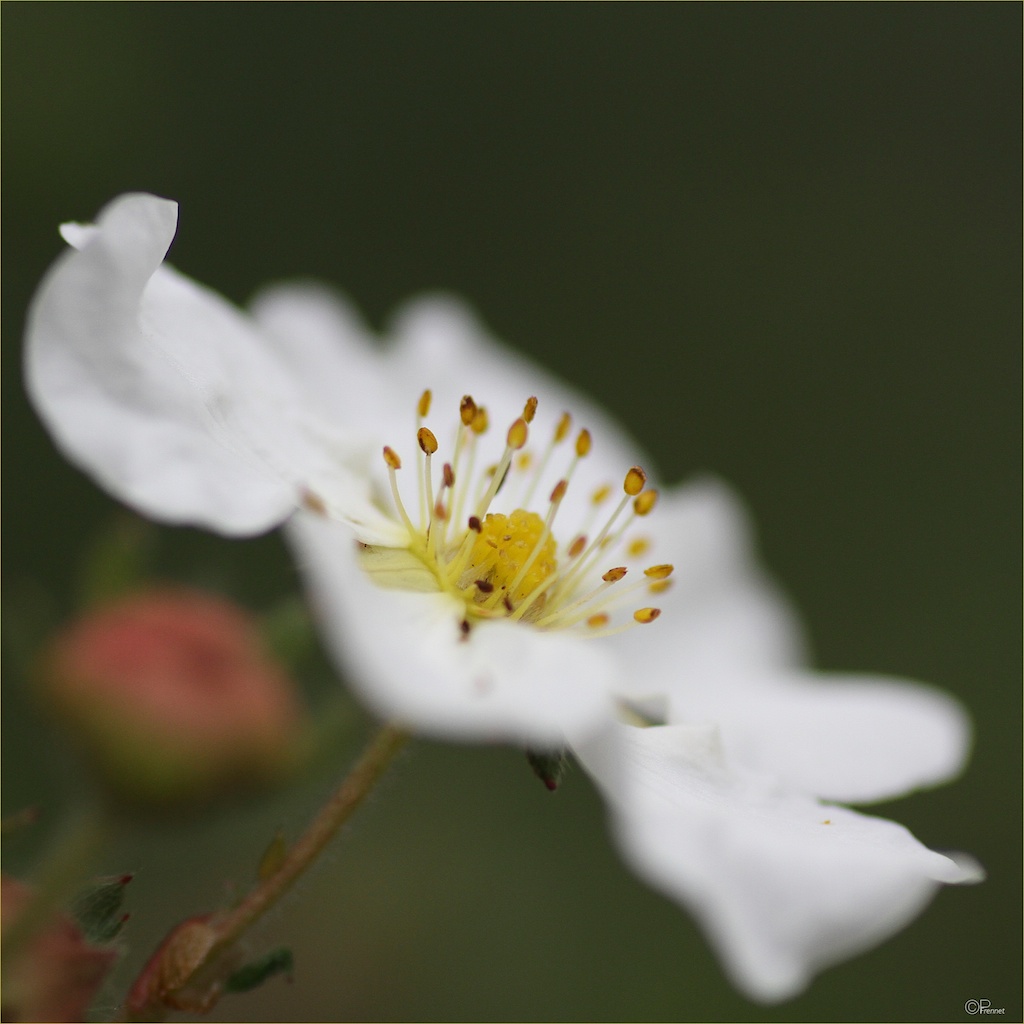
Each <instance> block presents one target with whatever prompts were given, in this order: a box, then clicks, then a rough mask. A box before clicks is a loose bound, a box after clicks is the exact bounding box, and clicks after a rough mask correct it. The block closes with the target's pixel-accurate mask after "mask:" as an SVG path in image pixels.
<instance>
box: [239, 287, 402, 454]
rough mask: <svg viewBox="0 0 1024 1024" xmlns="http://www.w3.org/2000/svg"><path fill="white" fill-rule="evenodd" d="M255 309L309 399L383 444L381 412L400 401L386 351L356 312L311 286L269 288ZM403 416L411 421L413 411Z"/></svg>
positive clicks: (324, 412)
mask: <svg viewBox="0 0 1024 1024" xmlns="http://www.w3.org/2000/svg"><path fill="white" fill-rule="evenodd" d="M250 309H251V311H252V315H253V318H254V319H255V320H256V322H257V323H258V324H259V325H260V328H261V329H262V331H263V332H264V334H266V335H268V336H269V337H272V338H273V339H274V341H275V343H276V344H275V349H276V351H277V352H278V354H279V356H280V357H281V361H282V362H283V363H284V364H286V365H287V367H288V370H289V372H290V373H291V375H292V378H293V380H294V381H295V385H296V389H297V390H298V391H300V392H301V393H302V395H303V396H304V400H305V401H307V402H309V403H310V404H311V405H313V406H314V407H316V408H317V409H318V410H319V411H320V413H321V414H322V415H323V416H324V417H325V418H327V419H330V420H331V421H332V422H336V423H339V424H341V425H343V426H344V427H345V428H346V430H347V431H349V432H356V433H358V432H363V433H366V432H370V431H372V432H373V434H374V441H375V442H377V443H379V444H383V443H384V434H385V427H384V422H383V419H382V417H381V410H382V408H384V407H386V406H387V405H388V404H389V403H395V402H397V400H398V396H397V395H394V394H391V393H390V391H389V384H390V381H389V380H388V375H387V373H386V372H385V347H384V345H383V344H382V343H381V342H380V341H379V340H378V339H377V338H375V337H374V336H373V335H371V334H370V332H369V330H368V328H367V327H366V325H365V323H364V322H363V321H362V319H361V318H360V316H359V314H358V313H357V312H356V310H355V309H354V307H353V306H352V305H351V304H350V303H349V302H347V301H346V300H345V299H344V298H343V297H342V296H341V295H339V294H338V293H337V292H335V291H333V290H332V289H330V288H328V287H326V286H324V285H318V284H312V283H308V284H283V285H274V286H271V287H269V288H265V289H263V290H262V291H260V292H259V293H258V294H257V295H256V297H255V298H254V299H253V301H252V303H250ZM403 411H404V412H405V414H406V420H408V419H409V414H410V407H407V408H405V409H404V410H403Z"/></svg>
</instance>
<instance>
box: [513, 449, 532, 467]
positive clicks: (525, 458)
mask: <svg viewBox="0 0 1024 1024" xmlns="http://www.w3.org/2000/svg"><path fill="white" fill-rule="evenodd" d="M532 464H533V454H532V453H531V452H520V453H519V454H518V455H517V456H516V466H517V467H518V468H519V469H529V468H530V466H531V465H532Z"/></svg>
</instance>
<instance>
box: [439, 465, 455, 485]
mask: <svg viewBox="0 0 1024 1024" xmlns="http://www.w3.org/2000/svg"><path fill="white" fill-rule="evenodd" d="M441 476H442V479H443V480H444V485H445V487H449V488H451V487H454V486H455V470H453V469H452V464H451V463H450V462H446V463H445V464H444V469H443V470H442V471H441Z"/></svg>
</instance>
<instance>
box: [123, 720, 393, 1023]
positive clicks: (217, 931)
mask: <svg viewBox="0 0 1024 1024" xmlns="http://www.w3.org/2000/svg"><path fill="white" fill-rule="evenodd" d="M408 739H409V733H407V732H406V731H405V730H403V729H400V728H398V727H397V726H394V725H385V726H384V727H383V728H381V730H380V731H379V732H378V733H377V735H376V736H375V737H374V738H373V739H372V740H371V741H370V743H369V744H368V746H367V747H366V749H365V750H364V751H363V753H362V755H361V757H360V758H359V760H358V761H357V762H356V764H355V767H353V769H352V771H351V772H349V774H348V776H347V777H346V778H345V780H344V781H343V782H342V783H341V785H340V786H339V787H338V788H337V789H336V790H335V791H334V793H333V794H332V796H331V797H330V799H329V800H328V801H327V803H326V804H324V806H323V807H322V808H321V809H320V811H319V813H318V814H317V815H316V817H315V818H314V819H313V821H312V822H311V823H310V825H309V827H308V828H307V829H306V831H305V832H304V833H303V834H302V836H301V837H300V838H299V839H298V841H297V842H296V843H295V844H294V845H293V846H292V847H291V849H290V850H289V851H288V853H287V855H286V856H285V858H284V860H283V861H282V863H281V865H280V866H279V867H278V868H277V870H276V871H274V872H273V873H272V874H271V875H270V876H269V877H267V878H265V879H263V880H261V881H260V882H259V883H257V884H256V886H254V887H253V889H251V890H250V891H249V893H248V895H246V897H245V898H244V899H243V900H242V902H241V903H240V904H238V906H236V907H234V908H233V909H232V910H228V911H223V912H221V913H216V914H212V915H210V916H209V917H207V918H204V919H196V922H197V925H198V927H199V928H200V929H202V930H203V932H204V933H205V935H204V938H203V939H202V941H201V945H199V946H197V947H196V949H197V951H196V954H195V955H194V956H192V957H189V962H188V965H187V969H185V970H184V971H181V970H175V972H174V973H175V981H174V983H173V984H171V985H167V984H166V983H165V982H164V981H162V979H166V977H167V976H168V975H167V972H166V971H165V970H163V968H164V967H165V966H166V965H165V964H164V963H163V962H162V961H172V960H179V963H180V959H179V958H180V957H181V955H182V952H183V951H184V948H183V945H181V944H179V945H177V946H175V944H174V943H173V942H171V943H169V944H168V945H167V946H166V947H165V950H164V952H165V953H166V955H160V956H157V957H156V958H155V960H151V961H150V963H149V964H147V965H146V968H145V970H144V972H143V975H140V977H139V978H138V979H137V980H136V982H135V985H134V986H133V987H132V990H131V994H130V996H129V1000H128V1004H127V1005H126V1007H125V1010H124V1013H125V1016H124V1017H122V1019H128V1020H147V1019H153V1018H154V1017H156V1016H157V1015H160V1016H162V1014H163V1012H165V1008H166V1007H167V1006H168V1005H170V1006H176V1005H178V1001H177V1000H175V998H174V996H175V994H176V993H177V992H180V991H181V990H182V989H184V988H186V987H187V985H188V984H189V982H190V981H192V979H193V978H195V977H196V975H197V974H198V973H199V972H200V971H202V970H203V969H204V968H206V967H208V966H209V965H210V964H211V963H212V962H213V961H214V960H216V959H217V958H218V957H220V956H221V955H222V954H224V953H226V952H227V951H228V950H230V949H231V948H232V947H233V946H234V945H235V943H236V942H237V941H238V940H239V939H240V938H241V937H242V935H243V934H244V933H245V932H246V931H248V929H249V928H251V927H252V926H253V925H254V924H255V923H256V922H257V921H258V920H259V919H260V918H261V917H262V916H263V915H264V914H265V913H266V912H267V911H268V910H270V908H271V907H273V906H274V904H275V903H277V901H278V900H279V899H280V898H281V897H282V896H283V895H284V894H285V893H286V892H287V891H288V890H289V889H290V888H291V886H292V885H293V884H294V883H295V881H296V880H297V879H298V878H300V877H301V876H302V874H303V873H304V872H305V871H306V870H307V868H309V867H310V866H311V865H312V864H313V863H314V862H315V861H316V859H317V857H319V855H320V854H321V853H322V852H323V850H324V848H325V847H326V846H327V845H328V843H330V841H331V840H332V839H333V838H334V836H335V834H336V833H337V831H338V829H340V828H341V826H342V825H344V824H345V822H346V821H348V819H349V818H350V817H351V816H352V815H353V814H354V813H355V811H356V810H357V809H358V807H359V806H360V805H361V804H362V802H363V801H364V800H365V799H366V797H367V796H368V795H369V793H370V791H371V790H372V789H373V787H374V786H375V785H376V784H377V782H378V781H379V779H380V778H381V776H382V775H383V774H384V772H385V771H386V770H387V768H388V767H389V765H390V764H391V762H392V761H393V760H394V758H395V755H396V754H397V753H398V752H399V751H400V750H401V749H402V747H403V746H405V744H406V742H407V741H408ZM200 922H201V923H200ZM186 955H187V954H186ZM218 995H219V991H216V992H214V993H213V995H212V996H211V1002H210V1003H209V1004H208V1006H205V1007H204V1012H205V1010H206V1009H208V1008H212V1005H213V1002H215V1001H216V998H217V996H218Z"/></svg>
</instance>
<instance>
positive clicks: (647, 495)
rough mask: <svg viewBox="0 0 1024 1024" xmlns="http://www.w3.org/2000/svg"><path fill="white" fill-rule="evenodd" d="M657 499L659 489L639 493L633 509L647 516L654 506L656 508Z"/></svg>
mask: <svg viewBox="0 0 1024 1024" xmlns="http://www.w3.org/2000/svg"><path fill="white" fill-rule="evenodd" d="M657 500H658V492H657V491H644V493H643V494H638V495H637V496H636V499H635V500H634V501H633V511H634V512H636V514H637V515H638V516H645V515H647V513H648V512H650V511H651V509H652V508H654V506H655V503H656V502H657Z"/></svg>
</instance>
